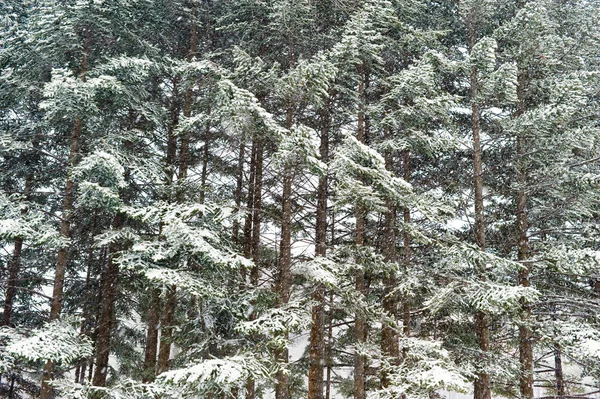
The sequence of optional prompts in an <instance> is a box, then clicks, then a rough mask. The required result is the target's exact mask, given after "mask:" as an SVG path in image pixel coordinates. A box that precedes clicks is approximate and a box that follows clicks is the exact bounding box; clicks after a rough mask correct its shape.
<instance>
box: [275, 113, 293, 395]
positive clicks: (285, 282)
mask: <svg viewBox="0 0 600 399" xmlns="http://www.w3.org/2000/svg"><path fill="white" fill-rule="evenodd" d="M293 112H294V109H293V107H292V106H288V109H287V115H286V124H285V127H286V128H287V129H288V130H289V129H291V128H292V118H293ZM292 182H293V171H292V169H291V167H290V166H289V165H286V166H285V167H284V170H283V192H282V197H281V241H280V245H279V271H278V278H277V293H278V305H279V306H284V305H285V304H287V303H288V302H289V300H290V288H291V278H292V275H291V264H292ZM285 338H286V339H287V334H286V336H285ZM288 358H289V351H288V348H287V347H286V348H282V349H276V350H275V359H276V360H277V362H278V363H279V364H280V370H279V371H278V372H277V375H276V381H277V382H276V384H275V398H276V399H288V398H289V397H290V392H289V388H290V387H289V376H288V374H287V373H286V372H285V371H283V370H281V367H287V363H288Z"/></svg>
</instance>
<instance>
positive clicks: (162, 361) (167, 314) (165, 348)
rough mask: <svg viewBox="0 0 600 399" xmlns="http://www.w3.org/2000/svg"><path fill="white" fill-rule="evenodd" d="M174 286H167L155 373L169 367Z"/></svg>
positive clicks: (175, 301)
mask: <svg viewBox="0 0 600 399" xmlns="http://www.w3.org/2000/svg"><path fill="white" fill-rule="evenodd" d="M176 290H177V289H176V287H175V286H172V287H169V288H167V294H166V299H165V307H164V309H163V317H162V319H161V321H160V346H159V350H158V361H157V362H156V374H157V375H158V374H160V373H163V372H165V371H167V370H168V369H169V359H170V357H171V341H172V339H173V318H174V316H175V306H176V303H177V295H176V294H177V291H176Z"/></svg>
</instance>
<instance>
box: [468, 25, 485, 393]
mask: <svg viewBox="0 0 600 399" xmlns="http://www.w3.org/2000/svg"><path fill="white" fill-rule="evenodd" d="M473 18H474V16H473V14H472V13H470V15H469V17H468V18H467V21H466V23H467V35H468V46H469V53H471V52H472V50H473V46H474V45H475V43H476V36H475V22H474V20H473ZM477 75H478V70H477V68H476V67H474V66H473V67H471V72H470V89H471V90H470V96H471V128H472V133H473V186H474V192H475V239H476V241H477V245H478V246H479V249H480V250H481V251H485V246H486V245H485V223H484V207H483V163H482V149H481V136H480V116H479V104H478V102H477V96H478V92H479V82H478V76H477ZM484 267H485V265H479V269H480V270H479V274H480V279H481V280H485V275H484V272H485V270H484ZM475 333H476V335H477V341H478V343H479V349H480V350H481V352H482V354H483V360H484V362H483V364H484V368H483V369H482V370H481V371H479V373H478V374H477V380H475V387H474V388H475V389H474V399H490V398H491V391H490V381H489V380H490V377H489V374H488V373H487V372H486V371H485V367H486V366H485V361H486V360H487V359H486V356H485V355H486V353H487V352H489V341H490V339H489V317H488V315H487V314H486V313H484V312H482V311H478V312H477V313H476V314H475Z"/></svg>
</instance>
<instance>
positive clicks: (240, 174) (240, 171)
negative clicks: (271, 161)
mask: <svg viewBox="0 0 600 399" xmlns="http://www.w3.org/2000/svg"><path fill="white" fill-rule="evenodd" d="M245 151H246V143H245V141H244V138H240V152H239V156H238V164H237V171H236V186H235V194H234V200H235V210H236V212H239V211H240V208H241V206H242V189H243V186H244V153H245ZM231 229H232V234H231V235H232V237H233V242H234V243H235V244H239V243H240V222H239V220H238V218H237V217H236V218H235V219H234V220H233V224H232V227H231Z"/></svg>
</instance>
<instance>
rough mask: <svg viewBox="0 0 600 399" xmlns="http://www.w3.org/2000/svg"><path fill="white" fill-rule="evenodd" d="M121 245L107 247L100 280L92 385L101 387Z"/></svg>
mask: <svg viewBox="0 0 600 399" xmlns="http://www.w3.org/2000/svg"><path fill="white" fill-rule="evenodd" d="M123 222H124V215H122V214H117V215H116V216H115V218H114V220H113V229H114V230H118V229H120V228H121V227H122V226H123ZM120 246H121V244H118V243H112V244H110V246H109V255H108V264H107V267H106V272H105V275H104V278H103V279H102V288H101V292H102V301H101V303H100V307H101V311H100V320H99V321H98V336H97V338H96V372H95V374H94V379H93V382H92V383H93V385H94V386H97V387H103V386H105V385H106V376H107V373H108V357H109V354H110V334H111V331H112V327H113V321H114V313H115V301H116V299H117V291H118V290H117V286H118V282H119V265H118V263H117V262H115V257H116V256H117V252H118V251H119V250H120Z"/></svg>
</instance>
